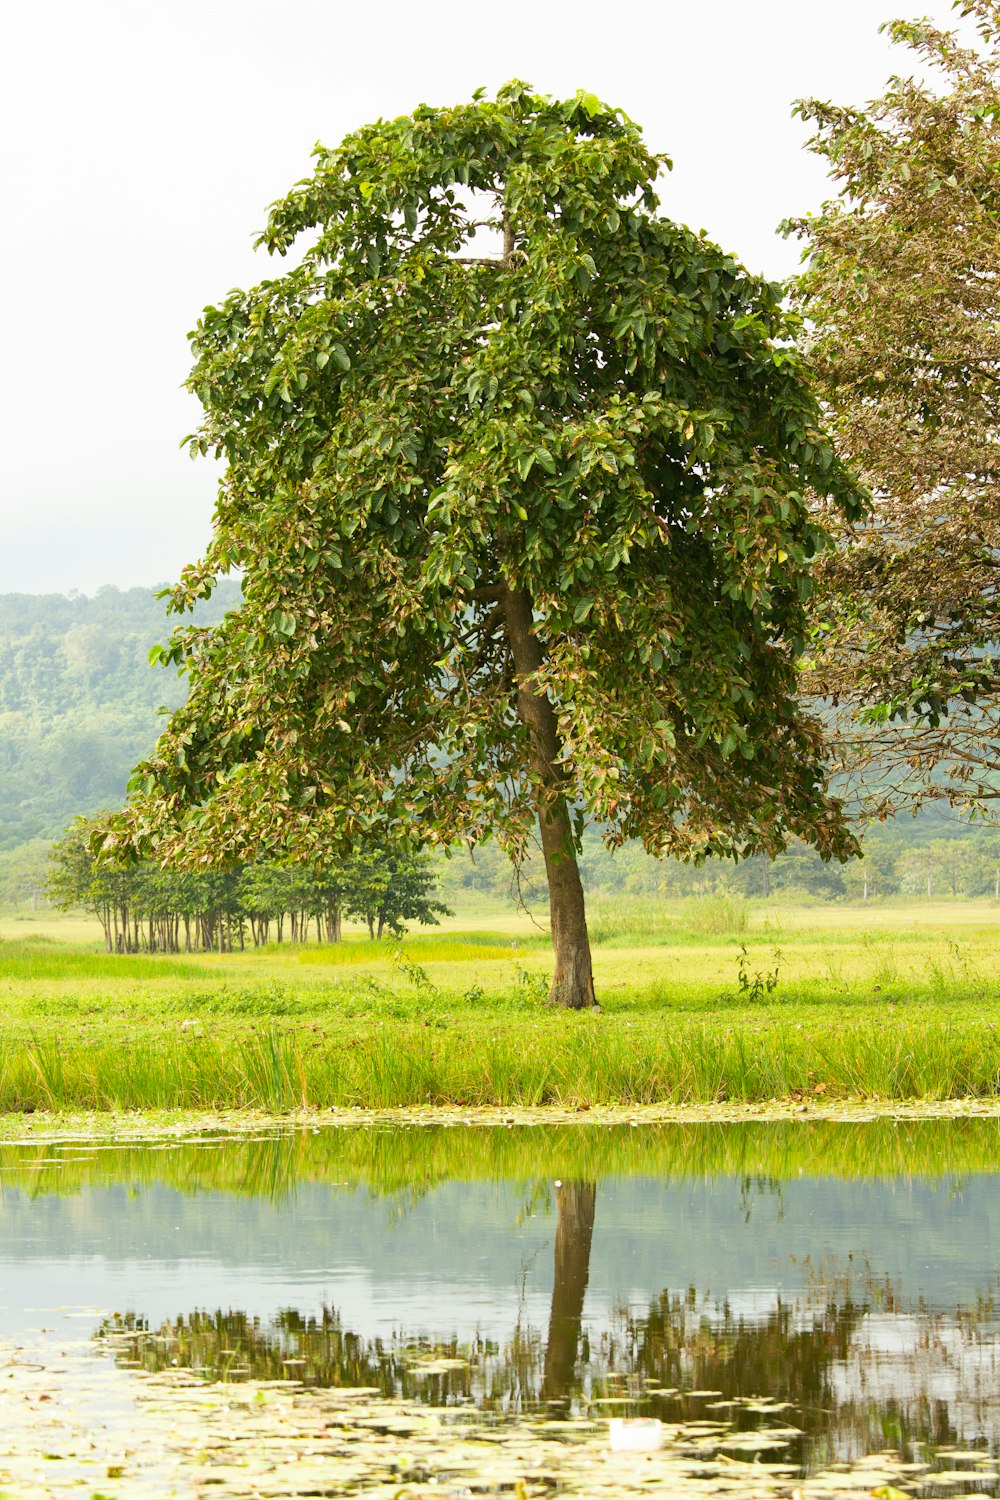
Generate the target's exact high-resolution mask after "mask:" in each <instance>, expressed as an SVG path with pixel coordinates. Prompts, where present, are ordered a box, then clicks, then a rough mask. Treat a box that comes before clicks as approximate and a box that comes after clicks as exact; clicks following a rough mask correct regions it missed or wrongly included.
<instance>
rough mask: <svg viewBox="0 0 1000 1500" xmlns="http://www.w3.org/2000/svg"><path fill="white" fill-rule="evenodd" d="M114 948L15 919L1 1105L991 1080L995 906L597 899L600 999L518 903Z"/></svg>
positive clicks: (977, 1092) (569, 1103)
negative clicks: (551, 986) (181, 946)
mask: <svg viewBox="0 0 1000 1500" xmlns="http://www.w3.org/2000/svg"><path fill="white" fill-rule="evenodd" d="M476 920H477V922H478V923H480V924H481V925H472V924H471V923H469V922H466V923H465V924H464V925H463V924H462V923H460V922H459V921H457V920H454V919H453V920H451V921H450V922H449V923H447V924H446V925H445V926H444V927H443V928H441V929H436V930H434V931H433V932H424V933H417V934H412V935H409V936H407V937H406V938H405V939H403V940H402V941H401V942H396V941H394V940H390V941H386V942H382V943H372V942H371V941H369V939H368V938H367V937H366V936H363V935H361V934H360V933H354V934H349V935H348V936H347V937H346V938H345V940H344V941H343V942H342V943H338V944H335V945H318V944H310V945H305V946H300V947H292V946H290V945H288V944H285V945H282V946H280V947H279V946H277V945H273V946H270V947H267V948H264V949H261V950H257V951H254V950H248V951H246V952H244V953H239V952H237V953H226V954H191V955H181V956H180V957H177V956H172V957H160V956H156V955H154V956H148V955H139V956H129V957H118V956H114V955H109V954H106V953H104V952H103V951H102V948H101V944H100V941H99V933H98V932H97V931H96V929H95V928H93V927H91V926H89V925H88V924H87V923H86V922H85V921H83V920H82V919H79V920H78V919H68V920H65V921H60V920H58V919H55V918H51V917H48V918H39V919H35V920H31V919H23V918H22V919H19V920H18V919H7V920H6V921H2V920H0V990H2V1012H0V1110H3V1111H18V1110H32V1109H34V1110H39V1109H45V1110H80V1109H84V1110H90V1109H93V1110H110V1109H115V1110H123V1109H160V1108H171V1109H172V1108H180V1109H209V1110H215V1109H263V1110H267V1111H271V1112H274V1111H278V1112H280V1111H288V1110H293V1109H302V1108H305V1109H320V1110H321V1109H329V1108H332V1107H351V1106H360V1107H362V1108H368V1109H385V1108H395V1107H406V1106H422V1105H452V1106H465V1107H468V1108H470V1109H471V1108H476V1107H481V1106H502V1107H516V1106H539V1105H546V1104H554V1105H561V1106H563V1107H569V1108H574V1109H585V1108H587V1107H589V1106H597V1105H624V1106H629V1105H636V1106H638V1105H650V1104H714V1103H724V1102H725V1103H734V1102H737V1103H738V1102H746V1103H760V1102H767V1101H771V1100H788V1099H795V1100H799V1099H801V1100H821V1099H822V1100H837V1099H860V1100H886V1101H892V1100H913V1099H918V1100H928V1101H932V1100H948V1099H956V1098H987V1097H992V1096H994V1095H995V1094H996V1093H997V1092H998V1091H1000V1003H998V1002H1000V971H998V966H997V951H998V942H1000V910H998V909H997V908H996V907H994V906H993V905H990V904H987V903H985V902H982V903H973V902H965V903H951V904H940V905H930V904H927V905H914V904H911V905H908V906H895V907H893V906H879V907H870V908H860V907H859V908H845V907H842V906H832V905H827V906H817V907H812V908H793V907H787V908H782V907H779V906H775V905H773V904H772V903H759V904H757V905H748V904H745V903H742V902H739V901H736V900H732V899H729V898H704V899H700V900H692V901H688V902H677V903H673V904H670V903H664V902H660V901H657V902H653V901H647V902H642V901H631V902H627V903H626V902H621V903H617V904H606V905H604V906H603V907H602V906H600V905H598V906H597V907H596V908H595V910H594V913H593V922H592V933H593V937H594V940H595V972H596V978H597V986H598V995H599V999H600V1010H599V1011H598V1012H586V1013H581V1014H568V1013H565V1012H561V1011H554V1010H552V1009H551V1008H550V1007H549V1006H548V1004H547V1003H546V995H547V990H548V976H549V974H550V970H551V953H550V948H549V944H548V938H547V936H546V934H545V932H544V930H543V929H542V928H541V927H540V926H539V925H538V923H536V922H534V921H532V920H531V919H530V918H528V917H526V916H519V917H511V916H496V917H492V918H491V917H484V918H478V919H476Z"/></svg>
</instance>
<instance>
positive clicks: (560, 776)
mask: <svg viewBox="0 0 1000 1500" xmlns="http://www.w3.org/2000/svg"><path fill="white" fill-rule="evenodd" d="M501 603H502V604H503V610H504V619H505V622H506V625H507V639H508V641H509V643H510V652H511V656H512V658H513V661H514V674H515V678H516V681H517V706H518V712H519V713H520V716H521V721H522V723H523V724H524V725H525V727H526V728H527V730H528V744H529V754H530V756H531V769H532V771H533V773H534V777H535V785H536V788H537V810H538V828H539V832H540V834H541V839H542V853H543V855H544V857H545V876H546V879H547V881H548V887H549V917H550V921H551V925H552V946H553V948H554V949H555V956H556V971H555V974H554V975H553V979H552V991H551V995H550V999H551V1001H552V1003H553V1004H554V1005H565V1006H568V1007H570V1008H571V1009H572V1010H582V1009H583V1008H584V1007H585V1006H588V1005H594V1004H595V1003H596V1002H595V1000H594V970H593V963H592V961H591V956H590V938H589V936H588V933H587V913H586V908H585V905H584V899H583V882H582V881H581V879H580V867H579V865H578V864H577V860H576V848H575V846H574V843H573V831H572V828H571V826H570V818H569V808H568V806H567V802H566V775H565V772H564V771H563V768H562V766H561V765H560V762H559V756H560V753H561V751H562V740H561V738H560V734H559V723H558V720H557V719H556V713H555V709H554V708H553V707H552V702H551V700H550V698H549V695H548V693H547V692H546V691H545V690H544V689H542V690H541V691H539V690H538V688H536V687H534V686H533V685H532V684H531V682H530V680H529V679H530V678H531V676H532V675H533V674H534V673H535V672H537V671H538V669H539V667H541V665H542V648H541V646H540V645H539V643H538V637H537V636H536V635H535V632H534V617H533V615H532V609H531V599H530V597H529V595H528V593H527V592H526V590H524V589H512V588H505V589H504V592H503V597H502V599H501Z"/></svg>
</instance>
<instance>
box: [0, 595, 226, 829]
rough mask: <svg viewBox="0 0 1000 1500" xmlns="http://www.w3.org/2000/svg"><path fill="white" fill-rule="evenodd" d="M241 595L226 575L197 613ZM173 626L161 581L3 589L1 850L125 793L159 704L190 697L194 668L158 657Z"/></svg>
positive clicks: (204, 615) (204, 614) (217, 614)
mask: <svg viewBox="0 0 1000 1500" xmlns="http://www.w3.org/2000/svg"><path fill="white" fill-rule="evenodd" d="M238 599H239V587H238V585H237V584H236V583H230V582H226V583H224V584H223V585H222V586H221V587H220V588H219V590H218V592H217V593H216V595H215V597H214V598H213V599H212V600H211V601H209V603H208V604H206V605H204V606H202V608H201V610H200V611H199V614H198V615H197V616H196V618H197V619H199V620H201V621H203V622H206V623H207V622H211V621H213V620H217V619H219V618H221V616H222V615H223V614H224V613H225V611H226V610H227V609H230V608H232V607H233V605H234V604H236V603H237V601H238ZM170 629H171V621H170V620H168V619H167V617H166V614H165V610H164V603H163V601H162V600H159V599H156V598H155V597H154V595H153V592H152V590H150V589H127V590H125V591H124V592H123V591H121V590H119V589H115V588H104V589H101V590H100V591H99V592H98V593H97V594H96V595H95V596H94V598H86V597H85V596H84V595H69V596H67V595H64V594H0V849H11V848H14V847H15V846H17V845H19V844H23V843H25V842H27V841H28V840H30V839H37V838H52V837H55V836H56V835H58V834H59V833H61V832H62V830H63V829H64V828H65V827H66V825H67V824H68V823H69V822H70V820H71V819H72V818H73V817H74V816H75V815H76V814H77V813H81V812H82V813H89V812H94V811H96V810H97V809H98V808H100V807H106V806H113V805H114V804H116V803H118V802H120V801H121V799H122V796H123V795H124V792H125V785H126V782H127V780H128V776H129V772H130V771H131V769H132V767H133V766H134V765H135V763H136V761H137V760H140V759H141V758H142V757H143V755H145V754H147V753H148V751H149V750H150V748H151V746H152V744H153V740H154V739H155V736H156V733H157V724H158V720H157V709H158V708H160V706H161V705H162V706H165V707H167V708H173V707H175V706H176V705H177V704H178V703H180V702H181V701H182V700H183V696H184V683H183V679H178V678H177V676H176V675H175V674H174V672H173V671H172V670H167V671H165V670H164V669H163V668H162V667H156V668H152V667H150V666H148V664H147V657H148V653H149V648H150V646H151V645H153V644H154V642H156V641H162V640H165V639H166V637H167V635H168V634H169V632H170Z"/></svg>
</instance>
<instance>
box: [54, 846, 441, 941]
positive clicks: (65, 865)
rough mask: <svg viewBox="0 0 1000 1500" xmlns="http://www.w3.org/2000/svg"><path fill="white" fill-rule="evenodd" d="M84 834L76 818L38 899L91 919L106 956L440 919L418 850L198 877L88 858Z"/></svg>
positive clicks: (378, 932)
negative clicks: (350, 925)
mask: <svg viewBox="0 0 1000 1500" xmlns="http://www.w3.org/2000/svg"><path fill="white" fill-rule="evenodd" d="M92 828H93V822H92V821H91V820H90V819H87V818H82V817H81V818H76V819H75V820H74V822H73V824H72V825H71V827H70V828H69V829H68V831H67V832H66V834H65V835H64V836H63V838H61V839H60V840H59V841H58V842H57V843H55V844H54V845H53V846H52V850H51V854H50V871H49V875H48V878H47V881H46V893H47V895H48V899H49V901H50V902H51V904H52V905H53V906H55V907H56V908H57V909H58V910H60V911H69V910H74V909H75V910H83V911H87V912H90V913H92V914H93V915H94V916H96V917H97V919H98V921H99V922H100V924H101V927H102V929H103V931H104V940H105V945H106V947H107V950H108V952H109V953H139V952H146V953H180V952H193V951H195V950H198V949H202V950H205V951H212V950H214V951H215V952H218V953H228V952H232V951H233V950H234V949H240V950H242V949H244V948H245V947H246V946H247V945H248V943H249V944H252V946H254V947H262V946H263V945H264V944H265V943H269V942H279V943H281V942H285V941H290V942H293V943H305V942H308V941H309V940H310V938H311V937H313V936H315V939H316V941H318V942H325V943H337V942H339V941H340V939H341V936H342V926H343V922H344V921H345V920H351V919H353V920H355V921H360V922H363V923H365V924H366V925H367V928H368V933H369V936H370V937H371V938H372V939H381V938H382V937H383V936H384V935H385V933H386V932H391V933H393V934H394V935H395V936H400V935H402V933H403V932H404V931H405V928H406V924H407V923H408V922H418V923H423V924H428V923H430V924H436V923H437V921H438V918H439V917H440V916H443V915H448V914H449V908H448V907H447V906H446V905H445V904H444V903H443V902H441V901H439V900H437V899H436V896H435V891H436V886H437V875H436V870H435V867H434V865H433V864H432V862H431V859H430V857H429V856H428V855H427V854H422V853H412V852H410V851H407V850H404V849H399V848H392V847H389V846H387V845H384V844H377V845H373V846H372V848H370V849H366V850H365V851H363V852H361V853H357V854H354V855H352V856H350V857H349V858H345V859H342V860H338V861H335V862H331V863H329V864H327V865H326V866H325V867H324V868H323V869H322V870H314V869H309V868H307V867H306V866H304V865H301V864H285V865H281V864H270V863H263V862H262V863H259V864H245V865H236V866H233V867H232V868H230V869H224V870H204V871H187V870H175V869H165V868H162V867H161V866H158V865H156V864H153V863H151V862H144V863H139V864H133V865H128V866H115V865H112V864H109V863H107V862H104V861H98V860H97V859H96V858H95V856H94V854H93V852H92V850H91V846H90V838H91V831H92Z"/></svg>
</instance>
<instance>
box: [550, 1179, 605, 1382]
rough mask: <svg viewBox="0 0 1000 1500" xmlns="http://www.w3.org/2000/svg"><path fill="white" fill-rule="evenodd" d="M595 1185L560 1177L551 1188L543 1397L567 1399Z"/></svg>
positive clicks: (591, 1231) (587, 1266)
mask: <svg viewBox="0 0 1000 1500" xmlns="http://www.w3.org/2000/svg"><path fill="white" fill-rule="evenodd" d="M596 1203H597V1185H596V1183H593V1182H565V1183H561V1184H560V1185H559V1186H558V1187H557V1188H556V1204H557V1206H558V1211H559V1218H558V1220H557V1223H556V1251H555V1280H554V1282H553V1285H552V1304H551V1310H550V1312H549V1336H548V1339H547V1340H546V1344H545V1371H544V1375H543V1377H542V1399H543V1400H545V1401H566V1400H567V1398H568V1397H569V1394H570V1388H571V1386H572V1382H573V1371H574V1369H575V1368H576V1355H577V1349H578V1347H579V1342H580V1326H581V1323H582V1321H583V1299H584V1296H585V1295H586V1291H587V1282H588V1281H589V1279H590V1242H591V1240H592V1238H593V1235H594V1209H595V1206H596Z"/></svg>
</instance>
